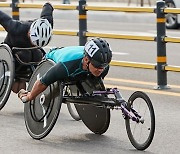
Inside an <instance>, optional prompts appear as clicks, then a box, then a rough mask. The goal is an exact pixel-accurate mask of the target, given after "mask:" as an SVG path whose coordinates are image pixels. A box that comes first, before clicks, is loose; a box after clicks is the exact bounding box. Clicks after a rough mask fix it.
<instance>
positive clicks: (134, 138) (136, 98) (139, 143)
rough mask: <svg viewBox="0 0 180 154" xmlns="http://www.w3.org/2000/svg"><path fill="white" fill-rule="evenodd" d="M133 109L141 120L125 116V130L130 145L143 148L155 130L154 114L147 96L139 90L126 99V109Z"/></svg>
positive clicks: (147, 145)
mask: <svg viewBox="0 0 180 154" xmlns="http://www.w3.org/2000/svg"><path fill="white" fill-rule="evenodd" d="M132 108H133V109H134V110H135V111H136V112H137V113H138V114H139V115H140V116H142V118H141V119H142V122H139V123H138V122H135V121H132V120H130V119H128V118H126V120H125V122H126V130H127V134H128V137H129V140H130V141H131V143H132V145H133V146H134V147H135V148H136V149H138V150H145V149H146V148H148V147H149V145H150V144H151V142H152V140H153V137H154V132H155V114H154V109H153V106H152V103H151V100H150V99H149V97H148V96H147V95H146V94H145V93H143V92H140V91H136V92H134V93H133V94H132V95H131V96H130V98H129V100H128V109H129V110H130V111H131V109H132Z"/></svg>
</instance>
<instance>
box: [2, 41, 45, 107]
mask: <svg viewBox="0 0 180 154" xmlns="http://www.w3.org/2000/svg"><path fill="white" fill-rule="evenodd" d="M0 55H1V56H0V110H1V109H2V108H3V107H4V106H5V104H6V102H7V100H8V98H9V95H10V93H11V89H12V85H13V83H14V82H15V81H20V80H23V81H25V82H28V81H29V79H30V78H31V75H32V73H33V71H34V70H35V68H36V67H37V65H38V63H39V62H40V61H41V60H42V57H43V56H44V55H45V51H44V50H43V49H42V48H38V47H33V48H16V47H13V48H12V49H11V48H10V47H9V46H8V45H7V44H0Z"/></svg>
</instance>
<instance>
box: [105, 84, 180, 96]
mask: <svg viewBox="0 0 180 154" xmlns="http://www.w3.org/2000/svg"><path fill="white" fill-rule="evenodd" d="M105 85H106V87H107V88H114V87H116V88H118V89H119V90H128V91H143V92H146V93H152V94H160V95H166V96H167V95H169V96H177V97H180V93H175V92H167V91H160V90H151V89H144V88H134V87H125V86H115V85H110V84H105Z"/></svg>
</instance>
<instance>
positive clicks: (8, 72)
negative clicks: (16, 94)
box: [0, 44, 14, 110]
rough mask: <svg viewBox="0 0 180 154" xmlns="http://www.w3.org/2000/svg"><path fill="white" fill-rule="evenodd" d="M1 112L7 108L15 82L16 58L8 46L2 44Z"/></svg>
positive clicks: (0, 65) (0, 49) (0, 51)
mask: <svg viewBox="0 0 180 154" xmlns="http://www.w3.org/2000/svg"><path fill="white" fill-rule="evenodd" d="M0 53H1V57H0V110H1V109H2V108H3V107H4V106H5V104H6V102H7V100H8V98H9V95H10V92H11V88H12V83H13V80H14V58H13V56H12V54H11V49H10V48H9V47H8V46H7V45H6V44H0Z"/></svg>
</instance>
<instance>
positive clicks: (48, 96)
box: [24, 61, 63, 140]
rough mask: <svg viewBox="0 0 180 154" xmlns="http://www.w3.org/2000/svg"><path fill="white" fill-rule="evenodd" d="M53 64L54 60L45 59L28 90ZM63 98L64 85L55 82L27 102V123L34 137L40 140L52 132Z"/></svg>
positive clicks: (29, 131) (25, 111)
mask: <svg viewBox="0 0 180 154" xmlns="http://www.w3.org/2000/svg"><path fill="white" fill-rule="evenodd" d="M53 65H54V63H53V62H50V61H45V62H43V63H41V64H40V65H39V66H38V67H37V68H36V70H35V71H34V73H33V75H32V77H31V79H30V82H29V86H28V91H30V90H31V89H32V87H33V85H34V82H35V81H36V80H37V77H38V76H39V77H40V76H42V75H43V74H44V73H45V72H46V70H47V69H48V68H50V67H52V66H53ZM62 98H63V85H62V84H60V83H59V82H55V83H53V84H51V85H50V86H48V87H47V89H46V90H45V91H44V92H43V93H41V94H39V95H38V96H37V97H36V99H35V100H33V101H31V102H27V103H25V106H24V119H25V125H26V128H27V131H28V133H29V135H30V136H31V137H32V138H34V139H37V140H39V139H42V138H44V137H46V136H47V135H48V134H49V133H50V132H51V130H52V128H53V127H54V125H55V123H56V121H57V118H58V116H59V112H60V108H61V104H62Z"/></svg>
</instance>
